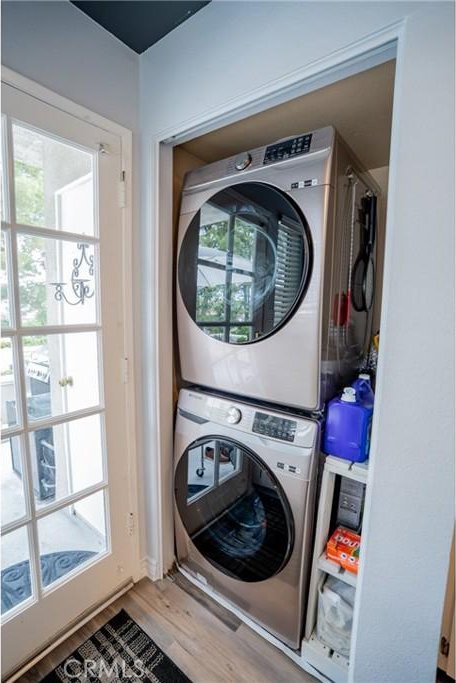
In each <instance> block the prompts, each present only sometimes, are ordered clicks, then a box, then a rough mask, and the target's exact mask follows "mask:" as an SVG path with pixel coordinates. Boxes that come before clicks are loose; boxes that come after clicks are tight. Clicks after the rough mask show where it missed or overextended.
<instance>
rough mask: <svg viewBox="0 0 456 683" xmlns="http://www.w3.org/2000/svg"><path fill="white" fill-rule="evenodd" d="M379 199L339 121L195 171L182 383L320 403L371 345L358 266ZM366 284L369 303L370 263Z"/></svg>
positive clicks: (183, 242)
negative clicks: (357, 292) (358, 295)
mask: <svg viewBox="0 0 456 683" xmlns="http://www.w3.org/2000/svg"><path fill="white" fill-rule="evenodd" d="M372 194H373V193H372V183H371V180H370V178H369V177H368V175H367V174H365V173H364V172H363V170H362V169H361V168H360V166H359V164H358V162H357V161H356V159H355V158H354V157H353V155H352V153H351V152H350V150H349V149H348V147H347V146H346V145H345V144H344V143H343V141H342V140H341V138H340V137H339V135H338V134H337V133H336V131H335V129H334V128H332V127H327V128H323V129H320V130H316V131H312V132H309V133H306V134H303V135H299V136H297V137H294V138H289V139H286V140H283V141H281V142H278V143H274V144H271V145H267V146H264V147H259V148H257V149H253V150H250V151H248V152H245V153H244V154H240V155H239V156H236V157H232V158H229V159H225V160H223V161H219V162H216V163H213V164H209V165H207V166H204V167H201V168H198V169H195V170H193V171H191V172H190V173H189V174H188V175H187V176H186V179H185V182H184V188H183V193H182V201H181V210H180V221H179V236H178V255H177V287H176V299H177V323H178V337H179V358H180V372H181V376H182V379H183V380H184V382H188V383H191V384H197V385H201V386H204V387H209V388H214V389H217V390H219V391H224V392H227V393H231V394H235V395H238V396H246V397H249V398H253V399H257V400H263V401H267V402H273V403H277V404H281V405H287V406H290V407H296V408H300V409H303V410H306V411H318V410H320V409H321V408H322V406H323V403H324V401H325V400H326V398H328V397H330V396H332V395H333V394H334V393H335V392H336V391H337V390H338V389H339V388H340V387H341V386H342V384H343V383H344V382H345V381H347V379H350V378H351V377H352V376H353V374H354V373H355V372H356V371H357V370H358V369H359V367H360V364H361V359H362V356H363V352H364V350H365V346H366V344H367V341H368V336H369V311H368V310H360V311H356V310H355V308H354V307H353V306H352V305H351V289H352V282H351V280H352V275H351V273H352V270H353V265H354V263H355V261H356V257H357V255H358V254H359V252H360V249H361V247H362V244H361V242H362V240H361V237H362V234H363V231H364V228H365V226H364V225H363V221H364V215H363V211H362V205H361V201H362V198H363V197H370V196H372ZM360 272H363V271H362V269H361V271H360ZM359 286H361V285H359ZM362 286H363V287H367V288H368V290H369V291H367V297H366V301H367V302H368V303H367V306H366V309H369V308H370V306H371V305H372V298H373V297H372V293H373V279H372V271H371V270H369V277H367V276H366V278H364V280H363V283H362ZM363 291H364V290H363Z"/></svg>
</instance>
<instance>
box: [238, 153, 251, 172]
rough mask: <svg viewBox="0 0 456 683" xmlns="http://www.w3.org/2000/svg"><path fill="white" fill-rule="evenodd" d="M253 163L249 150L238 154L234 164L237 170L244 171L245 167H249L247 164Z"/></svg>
mask: <svg viewBox="0 0 456 683" xmlns="http://www.w3.org/2000/svg"><path fill="white" fill-rule="evenodd" d="M251 163H252V157H251V155H250V154H249V153H248V152H244V153H242V154H238V156H237V157H236V159H235V160H234V166H235V168H236V170H237V171H243V170H244V169H245V168H247V166H250V164H251Z"/></svg>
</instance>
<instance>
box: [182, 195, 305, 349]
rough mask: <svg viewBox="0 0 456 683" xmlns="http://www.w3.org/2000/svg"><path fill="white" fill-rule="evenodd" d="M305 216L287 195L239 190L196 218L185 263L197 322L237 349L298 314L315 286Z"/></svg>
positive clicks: (185, 286)
mask: <svg viewBox="0 0 456 683" xmlns="http://www.w3.org/2000/svg"><path fill="white" fill-rule="evenodd" d="M311 261H312V248H311V239H310V231H309V227H308V224H307V222H306V219H305V217H304V216H303V214H302V212H301V211H300V209H299V207H298V206H297V205H296V204H295V202H294V201H293V200H292V199H291V198H290V197H289V196H288V195H286V194H285V193H284V192H282V191H280V190H278V189H276V188H274V187H272V186H271V185H267V184H265V183H257V182H250V183H239V184H236V185H233V186H231V187H228V188H226V189H224V190H222V191H220V192H217V193H216V194H214V195H213V196H212V197H211V198H210V199H209V200H208V201H207V202H205V203H204V204H203V206H201V208H200V210H199V211H198V212H197V213H196V215H195V216H194V217H193V219H192V221H191V223H190V225H189V227H188V229H187V231H186V233H185V236H184V238H183V241H182V245H181V249H180V253H179V260H178V280H179V288H180V292H181V295H182V299H183V302H184V305H185V307H186V309H187V311H188V313H189V315H190V316H191V318H192V320H193V321H194V322H195V323H196V324H197V325H198V327H199V328H200V329H201V330H202V331H203V332H205V333H206V334H207V335H209V336H210V337H212V338H214V339H217V340H219V341H221V342H226V343H229V344H249V343H252V342H257V341H259V340H261V339H263V338H264V337H266V336H268V335H270V334H272V333H274V332H275V331H277V330H278V329H279V328H280V327H281V326H282V325H283V324H284V323H286V321H287V319H289V318H290V316H292V315H293V313H294V311H295V310H296V308H297V307H298V305H299V303H300V302H301V300H302V297H303V296H304V294H305V291H306V288H307V285H308V283H309V279H310V271H311Z"/></svg>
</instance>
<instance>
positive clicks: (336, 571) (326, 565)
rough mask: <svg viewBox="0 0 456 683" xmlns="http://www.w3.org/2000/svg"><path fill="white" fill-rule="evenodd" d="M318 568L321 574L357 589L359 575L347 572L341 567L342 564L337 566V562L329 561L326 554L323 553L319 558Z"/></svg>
mask: <svg viewBox="0 0 456 683" xmlns="http://www.w3.org/2000/svg"><path fill="white" fill-rule="evenodd" d="M317 567H318V569H319V570H320V571H321V572H325V573H326V574H331V576H335V577H336V579H340V580H341V581H343V582H344V583H348V585H349V586H353V588H356V582H357V579H358V575H357V574H354V573H353V572H349V571H347V570H346V569H344V568H343V567H341V566H340V564H337V562H333V560H328V558H327V557H326V554H325V553H322V554H321V555H320V557H319V558H318V563H317Z"/></svg>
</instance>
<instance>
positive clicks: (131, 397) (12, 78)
mask: <svg viewBox="0 0 456 683" xmlns="http://www.w3.org/2000/svg"><path fill="white" fill-rule="evenodd" d="M1 80H2V82H3V83H6V84H7V85H10V86H12V87H13V88H16V89H17V90H20V91H21V92H24V93H26V94H27V95H31V96H32V97H34V98H36V99H38V100H41V101H42V102H44V103H46V104H48V105H51V106H53V107H55V108H57V109H60V110H61V111H64V112H66V113H67V114H71V115H72V116H74V117H75V118H77V119H80V120H82V121H85V122H87V123H91V124H93V125H94V126H97V127H98V128H101V129H102V130H105V131H107V132H108V133H112V134H114V135H116V136H118V137H119V138H120V141H121V160H122V169H123V170H124V171H125V183H124V184H123V189H122V190H121V185H120V184H119V192H121V191H122V192H124V193H125V194H124V199H125V201H124V204H125V206H124V208H123V210H122V235H123V245H122V251H123V270H124V273H126V274H129V276H128V277H125V279H124V281H123V309H124V321H125V325H124V348H125V349H126V358H125V368H124V373H125V378H126V380H127V381H126V383H125V384H124V385H123V386H124V388H125V414H126V422H127V429H128V431H127V443H128V449H127V455H126V458H127V463H128V473H129V476H128V496H129V505H130V508H129V509H130V510H132V511H133V514H134V520H133V526H132V529H133V533H134V539H133V540H134V549H135V550H134V558H133V566H134V575H133V579H134V580H135V581H137V580H139V578H141V576H142V572H141V563H140V546H139V533H138V513H139V510H138V478H137V446H136V393H135V382H134V372H133V369H134V363H135V358H134V321H133V294H134V293H133V278H132V273H133V272H134V269H133V249H132V242H133V238H132V232H133V210H132V182H131V178H132V132H131V131H130V130H128V129H127V128H125V127H123V126H121V125H119V124H117V123H114V122H113V121H110V120H109V119H106V118H105V117H103V116H100V115H99V114H96V113H94V112H92V111H90V110H89V109H86V108H85V107H82V106H81V105H79V104H76V103H75V102H72V101H71V100H69V99H67V98H66V97H62V96H61V95H58V94H57V93H55V92H53V91H52V90H49V89H48V88H45V87H44V86H42V85H40V84H39V83H36V82H35V81H32V80H31V79H29V78H26V77H25V76H22V75H21V74H18V73H16V72H15V71H13V70H12V69H9V68H7V67H3V66H2V72H1ZM119 183H120V178H119ZM129 369H130V370H129ZM135 522H136V523H135Z"/></svg>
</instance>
